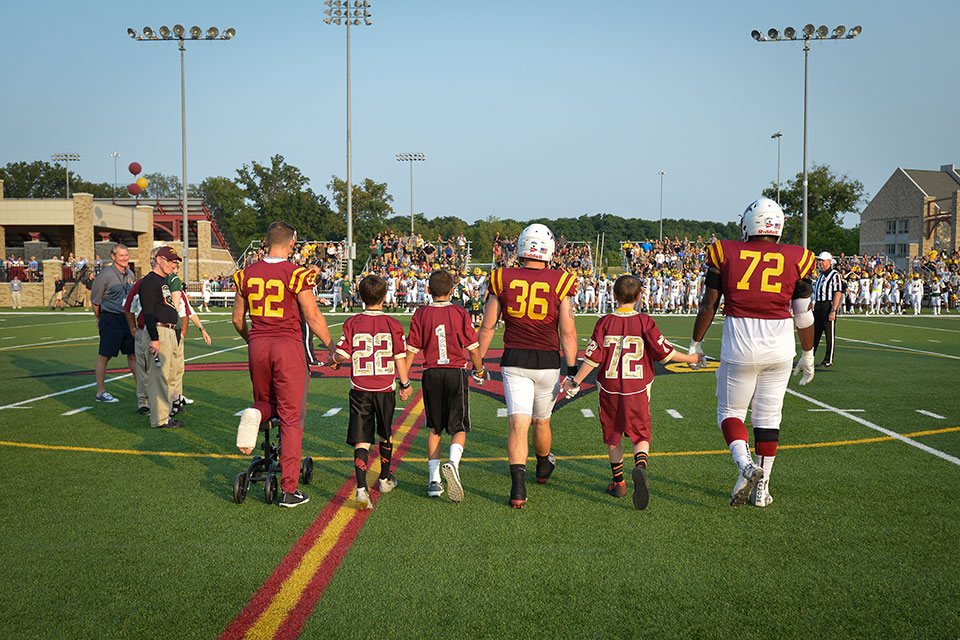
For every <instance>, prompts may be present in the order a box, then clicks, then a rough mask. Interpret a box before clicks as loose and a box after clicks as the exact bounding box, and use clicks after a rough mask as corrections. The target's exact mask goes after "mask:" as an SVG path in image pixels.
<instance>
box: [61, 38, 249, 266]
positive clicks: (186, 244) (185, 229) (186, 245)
mask: <svg viewBox="0 0 960 640" xmlns="http://www.w3.org/2000/svg"><path fill="white" fill-rule="evenodd" d="M159 32H160V38H158V37H157V34H156V33H155V32H154V30H153V29H152V28H150V27H144V28H143V37H141V36H140V34H138V33H137V32H136V31H135V30H133V29H127V35H129V36H130V37H131V38H133V39H134V40H139V41H144V42H163V41H164V40H172V41H174V42H177V43H178V45H179V47H178V48H179V49H180V123H181V127H180V135H181V149H182V161H183V172H182V174H181V177H182V180H183V200H181V208H182V210H183V224H182V226H181V227H180V229H181V235H182V237H183V281H184V282H188V281H189V279H190V268H189V253H190V252H189V249H190V231H189V229H190V226H189V219H188V217H187V208H188V207H187V184H188V182H187V99H186V80H185V78H184V59H183V54H184V50H185V47H184V40H185V35H186V33H187V32H186V30H185V29H184V28H183V25H182V24H175V25H173V33H172V35H171V31H170V28H169V27H167V26H166V25H163V26H162V27H160V29H159ZM236 33H237V32H236V30H235V29H233V28H232V27H231V28H229V29H227V30H226V31H224V32H223V35H222V36H220V30H219V29H217V28H216V27H210V28H209V29H207V33H206V38H205V39H206V40H229V39H230V38H232V37H233V36H234V35H236ZM202 36H203V30H202V29H201V28H200V27H198V26H193V27H190V38H191V39H192V40H199V39H201V37H202ZM218 36H219V37H218ZM115 161H116V159H115ZM114 169H116V167H114ZM114 173H116V170H114ZM114 182H116V176H114ZM68 192H69V186H68ZM197 255H198V256H199V254H197ZM199 273H200V265H199V264H198V265H197V274H199Z"/></svg>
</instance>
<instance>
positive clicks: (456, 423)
mask: <svg viewBox="0 0 960 640" xmlns="http://www.w3.org/2000/svg"><path fill="white" fill-rule="evenodd" d="M468 375H469V374H468V373H467V370H466V369H454V368H452V367H446V368H444V367H432V368H430V369H427V370H425V371H424V372H423V378H422V379H421V381H420V387H421V388H422V389H423V408H424V411H425V412H426V414H427V428H428V429H431V430H432V431H433V432H434V433H435V434H437V435H440V434H441V433H443V432H444V431H446V432H447V433H449V434H450V435H453V434H455V433H460V432H461V431H470V394H469V392H468V388H469V382H468V380H467V376H468Z"/></svg>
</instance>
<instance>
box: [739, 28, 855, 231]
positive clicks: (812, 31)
mask: <svg viewBox="0 0 960 640" xmlns="http://www.w3.org/2000/svg"><path fill="white" fill-rule="evenodd" d="M862 30H863V28H862V27H861V26H860V25H857V26H855V27H854V28H852V29H850V31H847V29H846V27H844V26H843V25H842V24H841V25H837V26H836V27H835V28H834V30H833V35H830V29H829V28H828V27H827V26H826V25H820V26H819V27H814V26H813V25H812V24H806V25H804V26H803V35H802V39H803V246H804V247H806V246H807V211H808V208H809V197H808V192H807V188H808V177H809V176H808V172H807V93H808V91H807V88H808V82H807V79H808V75H809V74H808V66H809V65H808V62H809V55H810V41H811V40H824V39H826V38H828V37H829V39H831V40H838V39H841V38H843V39H847V40H849V39H851V38H856V37H857V36H858V35H860V32H861V31H862ZM845 34H846V35H845ZM797 35H798V34H797V31H796V29H794V28H793V27H787V28H785V29H784V30H783V37H780V34H779V32H778V31H777V30H776V29H770V30H768V31H767V36H769V37H764V35H763V34H762V33H761V32H760V31H758V30H756V29H754V30H753V31H751V32H750V37H751V38H753V39H754V40H756V41H757V42H784V41H790V40H795V39H796V38H797ZM781 134H782V132H778V133H776V134H774V135H773V136H771V137H772V138H777V190H778V194H779V187H780V177H779V175H780V168H779V167H780V136H781Z"/></svg>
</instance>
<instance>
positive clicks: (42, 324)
mask: <svg viewBox="0 0 960 640" xmlns="http://www.w3.org/2000/svg"><path fill="white" fill-rule="evenodd" d="M3 320H4V321H6V318H3ZM57 324H96V318H95V317H94V315H93V314H90V317H89V318H87V319H86V320H64V321H63V322H38V323H36V324H17V325H13V326H8V327H5V328H6V329H35V328H37V327H52V326H54V325H57Z"/></svg>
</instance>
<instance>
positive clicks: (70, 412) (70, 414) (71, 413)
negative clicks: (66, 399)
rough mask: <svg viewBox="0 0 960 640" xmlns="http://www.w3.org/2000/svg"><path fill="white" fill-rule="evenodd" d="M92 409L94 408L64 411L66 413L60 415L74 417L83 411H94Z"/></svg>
mask: <svg viewBox="0 0 960 640" xmlns="http://www.w3.org/2000/svg"><path fill="white" fill-rule="evenodd" d="M92 408H93V407H80V408H79V409H71V410H70V411H64V412H63V413H61V414H60V415H62V416H72V415H74V414H77V413H80V412H82V411H86V410H87V409H92Z"/></svg>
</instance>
